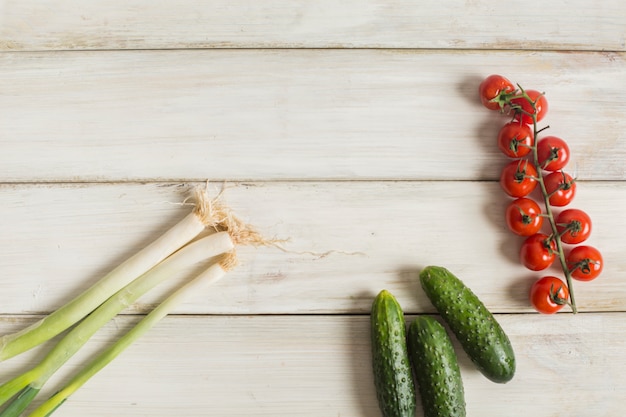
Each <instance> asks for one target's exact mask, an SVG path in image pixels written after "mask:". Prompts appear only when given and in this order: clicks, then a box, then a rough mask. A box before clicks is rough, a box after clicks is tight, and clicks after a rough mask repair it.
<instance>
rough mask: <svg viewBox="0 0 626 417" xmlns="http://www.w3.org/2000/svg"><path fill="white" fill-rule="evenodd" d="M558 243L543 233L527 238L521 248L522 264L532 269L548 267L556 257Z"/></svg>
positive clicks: (538, 269) (537, 269)
mask: <svg viewBox="0 0 626 417" xmlns="http://www.w3.org/2000/svg"><path fill="white" fill-rule="evenodd" d="M556 254H557V251H556V243H555V242H554V239H551V238H550V237H548V236H547V235H545V234H543V233H535V234H534V235H532V236H529V237H527V238H526V240H525V241H524V243H522V247H521V249H520V260H521V261H522V265H524V266H525V267H526V268H528V269H530V270H531V271H541V270H542V269H546V268H547V267H549V266H550V265H552V262H554V260H555V259H556Z"/></svg>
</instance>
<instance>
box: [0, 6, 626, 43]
mask: <svg viewBox="0 0 626 417" xmlns="http://www.w3.org/2000/svg"><path fill="white" fill-rule="evenodd" d="M537 11H540V12H537ZM0 12H2V18H3V19H2V25H1V26H0V48H1V49H4V50H68V49H70V50H76V49H163V48H294V47H295V48H328V47H332V48H338V47H339V48H446V49H458V48H469V49H543V50H548V49H551V50H602V51H606V50H613V51H625V50H626V46H625V45H626V42H625V38H626V37H625V32H624V21H626V7H624V3H623V2H622V1H620V0H607V1H602V2H596V1H585V0H573V1H569V2H567V3H563V2H541V1H530V2H524V3H510V2H507V3H494V2H489V1H463V0H443V1H438V2H432V3H431V2H426V3H425V2H407V1H401V0H392V1H383V0H365V1H355V0H348V1H342V2H335V1H331V0H316V1H314V2H311V1H304V0H297V1H290V2H284V1H280V0H266V1H262V2H255V1H249V0H235V1H233V0H212V1H210V2H206V1H200V0H186V1H179V2H176V3H172V2H162V3H159V4H158V6H155V5H154V4H153V2H151V1H149V0H133V1H130V2H129V1H120V0H116V1H108V2H106V3H99V2H83V1H79V0H65V1H54V2H53V1H33V0H26V1H24V0H21V1H16V0H3V1H2V2H1V3H0ZM583 18H584V20H583Z"/></svg>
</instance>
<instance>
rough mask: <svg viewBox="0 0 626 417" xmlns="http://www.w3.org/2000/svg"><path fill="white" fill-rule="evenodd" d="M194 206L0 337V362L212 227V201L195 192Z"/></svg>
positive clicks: (77, 317)
mask: <svg viewBox="0 0 626 417" xmlns="http://www.w3.org/2000/svg"><path fill="white" fill-rule="evenodd" d="M196 200H197V202H196V207H195V209H194V210H193V212H192V213H190V214H188V215H187V216H186V217H185V218H184V219H183V220H181V221H180V222H179V223H177V224H176V225H174V226H173V227H172V228H171V229H169V230H168V231H167V232H165V233H164V234H163V235H162V236H160V237H159V238H158V239H157V240H155V241H154V242H153V243H151V244H150V245H148V246H146V247H145V248H144V249H142V250H141V251H139V252H138V253H137V254H135V255H134V256H132V257H131V258H129V259H128V260H126V261H125V262H124V263H122V264H121V265H119V266H118V267H117V268H115V269H114V270H113V271H111V272H110V273H108V274H107V275H105V276H104V277H103V278H102V279H101V280H100V281H98V282H97V283H96V284H94V285H93V286H92V287H91V288H89V289H88V290H86V291H85V292H83V293H82V294H80V295H79V296H78V297H76V298H74V299H73V300H72V301H70V302H68V303H67V304H65V305H64V306H62V307H60V308H59V309H58V310H56V311H54V312H53V313H51V314H49V315H48V316H46V317H45V318H43V319H41V320H39V321H38V322H36V323H33V324H32V325H30V326H28V327H26V328H25V329H22V330H21V331H18V332H16V333H12V334H8V335H4V336H2V338H0V362H2V361H4V360H6V359H8V358H11V357H13V356H15V355H18V354H20V353H22V352H25V351H27V350H29V349H31V348H33V347H35V346H37V345H39V344H41V343H43V342H46V341H48V340H50V339H51V338H53V337H55V336H56V335H58V334H59V333H61V332H63V331H64V330H66V329H68V328H69V327H71V326H73V325H74V324H76V323H77V322H78V321H79V320H81V319H82V318H83V317H85V316H86V315H87V314H89V313H91V312H92V311H93V309H95V308H96V307H98V306H99V305H100V304H102V303H103V302H104V301H105V300H106V299H107V298H109V297H110V296H111V295H112V294H114V293H115V292H117V291H119V290H120V289H121V288H123V287H124V286H125V285H127V284H128V283H129V282H131V281H132V280H133V279H135V278H137V277H138V276H140V275H142V274H143V273H145V272H146V271H147V270H149V269H150V268H152V267H153V266H155V265H156V264H158V263H159V262H160V261H162V260H163V259H165V258H166V257H167V256H169V255H170V254H172V253H173V252H175V251H176V250H178V249H179V248H181V247H182V246H183V245H185V244H186V243H188V242H189V241H191V240H192V239H193V238H195V237H196V236H198V235H199V234H200V233H201V232H202V231H204V230H205V228H206V227H207V226H214V227H215V226H216V224H217V220H216V219H215V218H213V214H214V213H213V207H212V202H211V201H209V200H208V198H207V196H206V194H205V193H203V192H201V191H199V189H198V190H196Z"/></svg>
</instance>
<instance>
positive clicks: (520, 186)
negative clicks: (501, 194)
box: [500, 159, 537, 198]
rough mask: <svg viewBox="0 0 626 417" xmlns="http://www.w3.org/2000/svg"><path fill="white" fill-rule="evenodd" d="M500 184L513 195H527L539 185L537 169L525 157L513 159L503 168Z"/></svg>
mask: <svg viewBox="0 0 626 417" xmlns="http://www.w3.org/2000/svg"><path fill="white" fill-rule="evenodd" d="M500 186H501V187H502V189H503V190H504V191H505V192H506V193H507V194H508V195H510V196H511V197H516V198H517V197H525V196H527V195H528V194H530V192H531V191H532V190H534V189H535V187H536V186H537V170H536V169H535V166H534V165H533V164H531V163H530V162H528V161H527V160H525V159H521V160H519V161H512V162H511V163H509V164H508V165H507V166H505V167H504V168H503V169H502V173H501V174H500Z"/></svg>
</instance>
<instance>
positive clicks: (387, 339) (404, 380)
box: [370, 290, 416, 417]
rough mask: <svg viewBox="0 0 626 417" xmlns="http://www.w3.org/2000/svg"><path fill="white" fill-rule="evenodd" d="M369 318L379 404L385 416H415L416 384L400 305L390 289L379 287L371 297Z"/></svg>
mask: <svg viewBox="0 0 626 417" xmlns="http://www.w3.org/2000/svg"><path fill="white" fill-rule="evenodd" d="M370 317H371V333H372V363H373V367H374V383H375V386H376V396H377V399H378V405H379V406H380V409H381V411H382V413H383V416H384V417H414V415H415V407H416V405H415V385H414V383H413V375H412V370H411V364H410V361H409V354H408V350H407V344H406V324H405V321H404V313H403V311H402V308H401V307H400V304H399V303H398V301H397V300H396V298H395V297H394V296H393V295H392V294H391V293H390V292H389V291H387V290H382V291H381V292H380V293H379V294H378V295H377V296H376V298H375V299H374V302H373V304H372V311H371V315H370Z"/></svg>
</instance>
